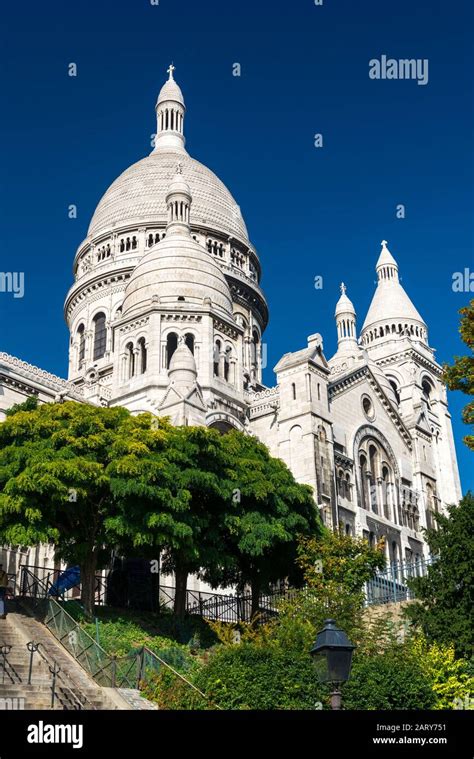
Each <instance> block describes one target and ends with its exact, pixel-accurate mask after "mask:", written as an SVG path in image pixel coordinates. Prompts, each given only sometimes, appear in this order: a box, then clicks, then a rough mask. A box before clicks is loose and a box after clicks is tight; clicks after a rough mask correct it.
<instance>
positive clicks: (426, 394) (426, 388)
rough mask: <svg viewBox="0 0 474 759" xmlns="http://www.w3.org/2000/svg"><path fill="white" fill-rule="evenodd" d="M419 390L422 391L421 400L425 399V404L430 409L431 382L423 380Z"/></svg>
mask: <svg viewBox="0 0 474 759" xmlns="http://www.w3.org/2000/svg"><path fill="white" fill-rule="evenodd" d="M421 388H422V391H423V398H424V399H425V401H426V403H427V404H428V407H429V408H431V401H432V395H433V385H432V384H431V382H430V381H429V380H427V379H425V380H423V382H422V383H421Z"/></svg>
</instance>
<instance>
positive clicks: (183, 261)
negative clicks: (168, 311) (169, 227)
mask: <svg viewBox="0 0 474 759" xmlns="http://www.w3.org/2000/svg"><path fill="white" fill-rule="evenodd" d="M153 299H154V300H155V302H159V303H160V305H161V306H167V305H172V306H173V307H175V308H176V306H180V305H182V306H183V307H185V306H186V304H188V305H191V306H192V307H194V308H195V307H196V306H202V305H203V304H204V303H205V299H210V300H211V301H212V305H213V307H214V309H215V310H216V311H217V312H219V311H220V312H221V314H222V315H223V316H226V317H227V318H229V316H230V317H231V318H233V315H232V298H231V294H230V289H229V285H228V284H227V281H226V278H225V276H224V274H223V272H222V270H221V268H220V266H219V264H217V263H216V262H215V261H214V259H213V258H212V257H211V256H210V254H209V253H208V252H207V251H206V250H205V249H204V248H203V247H202V246H201V245H199V243H197V242H196V241H195V240H193V239H192V237H191V236H190V235H189V234H182V235H181V234H180V235H177V234H175V235H169V236H166V237H165V238H164V239H163V240H161V242H159V243H158V244H157V245H155V246H154V247H153V248H151V249H150V250H149V251H148V253H147V254H146V255H145V256H144V257H143V258H142V260H141V261H140V263H139V264H138V266H137V267H136V269H135V270H134V271H133V274H132V276H131V277H130V280H129V282H128V284H127V287H126V289H125V298H124V301H123V306H122V314H123V316H125V315H129V314H131V313H134V312H140V311H142V310H144V309H146V308H147V306H149V305H150V304H151V303H152V302H153ZM158 299H159V301H158Z"/></svg>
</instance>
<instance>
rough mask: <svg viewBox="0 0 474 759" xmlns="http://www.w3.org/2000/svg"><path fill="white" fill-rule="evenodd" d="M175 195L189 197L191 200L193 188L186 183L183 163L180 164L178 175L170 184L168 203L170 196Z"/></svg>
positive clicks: (177, 170) (167, 196)
mask: <svg viewBox="0 0 474 759" xmlns="http://www.w3.org/2000/svg"><path fill="white" fill-rule="evenodd" d="M174 193H180V194H182V195H188V197H189V198H191V188H190V187H189V185H188V183H187V182H186V180H185V178H184V175H183V168H182V165H181V163H178V166H177V169H176V174H175V175H174V177H173V179H172V180H171V182H170V186H169V190H168V192H167V195H166V201H168V198H169V197H170V195H173V194H174Z"/></svg>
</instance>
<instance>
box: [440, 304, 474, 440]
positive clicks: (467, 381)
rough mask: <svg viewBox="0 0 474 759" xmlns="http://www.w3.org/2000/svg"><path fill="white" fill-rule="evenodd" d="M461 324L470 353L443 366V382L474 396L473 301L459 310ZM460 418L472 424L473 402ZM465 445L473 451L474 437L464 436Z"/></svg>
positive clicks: (462, 334)
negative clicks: (450, 364)
mask: <svg viewBox="0 0 474 759" xmlns="http://www.w3.org/2000/svg"><path fill="white" fill-rule="evenodd" d="M459 313H460V314H461V324H460V327H459V333H460V335H461V339H462V341H463V342H464V343H465V344H466V345H467V347H468V348H469V350H470V353H469V354H468V355H467V356H455V357H454V363H453V364H452V366H449V365H448V364H445V365H444V366H443V369H444V381H445V382H446V384H447V386H448V387H449V389H450V390H460V391H461V392H462V393H465V394H466V395H471V396H472V395H474V354H473V351H474V300H471V302H470V303H469V305H468V306H466V307H465V308H461V309H460V311H459ZM462 418H463V421H464V423H465V424H470V425H472V424H474V401H470V402H469V403H468V404H467V406H465V407H464V409H463V413H462ZM464 442H465V443H466V445H467V446H468V447H469V448H471V449H473V450H474V435H466V437H465V438H464Z"/></svg>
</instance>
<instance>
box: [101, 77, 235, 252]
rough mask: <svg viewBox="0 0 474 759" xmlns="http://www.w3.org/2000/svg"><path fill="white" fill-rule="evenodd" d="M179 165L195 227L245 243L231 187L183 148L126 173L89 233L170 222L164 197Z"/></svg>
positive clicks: (155, 155) (165, 151)
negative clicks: (188, 188) (184, 176)
mask: <svg viewBox="0 0 474 759" xmlns="http://www.w3.org/2000/svg"><path fill="white" fill-rule="evenodd" d="M165 86H166V85H165ZM178 162H181V164H182V166H183V170H184V173H185V175H186V181H187V183H188V184H189V187H190V190H191V194H192V197H193V213H192V224H193V225H195V226H198V227H199V226H205V227H210V228H211V229H215V230H216V231H218V232H224V233H225V234H228V235H232V236H235V237H237V238H238V239H240V240H243V241H244V242H245V241H247V240H248V233H247V228H246V226H245V222H244V220H243V218H242V215H241V213H240V209H239V206H238V205H237V203H236V202H235V200H234V198H233V197H232V195H231V193H230V192H229V190H228V189H227V187H226V186H225V185H224V184H223V182H221V180H220V179H218V177H216V175H215V174H214V173H213V172H212V171H211V170H210V169H208V168H207V167H206V166H204V165H203V164H202V163H199V161H196V160H195V159H194V158H191V156H190V155H189V154H188V153H187V152H186V151H185V150H184V149H183V148H175V149H172V148H169V149H160V150H155V151H153V152H152V153H151V154H150V155H149V156H147V157H146V158H142V160H141V161H138V162H137V163H134V164H133V165H132V166H130V167H129V168H128V169H126V171H124V172H123V174H121V175H120V176H119V177H118V178H117V179H116V180H115V182H113V183H112V184H111V185H110V187H109V189H108V190H107V191H106V193H105V194H104V195H103V197H102V199H101V200H100V201H99V204H98V206H97V208H96V210H95V213H94V216H93V217H92V220H91V223H90V225H89V230H88V235H89V236H91V237H92V238H94V237H96V236H97V235H98V234H101V233H104V232H107V231H112V230H113V229H114V228H115V227H121V226H126V225H134V226H140V225H147V224H156V223H159V224H163V225H164V224H166V221H167V210H166V200H165V199H166V194H167V191H168V188H169V186H170V182H171V180H172V178H173V176H174V173H175V170H176V164H177V163H178Z"/></svg>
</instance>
